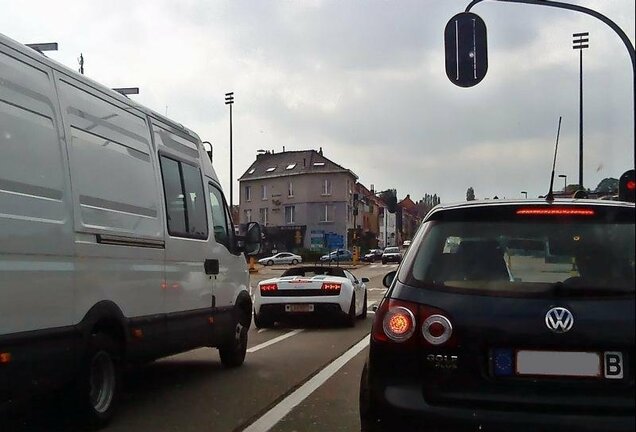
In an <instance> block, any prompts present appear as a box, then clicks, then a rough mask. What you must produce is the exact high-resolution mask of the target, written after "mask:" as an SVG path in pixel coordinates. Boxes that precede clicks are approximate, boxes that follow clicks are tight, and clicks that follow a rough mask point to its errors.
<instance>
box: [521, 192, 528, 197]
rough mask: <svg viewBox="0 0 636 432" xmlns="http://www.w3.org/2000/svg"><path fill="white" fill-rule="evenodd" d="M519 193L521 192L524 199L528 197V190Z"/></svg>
mask: <svg viewBox="0 0 636 432" xmlns="http://www.w3.org/2000/svg"><path fill="white" fill-rule="evenodd" d="M521 193H522V194H523V197H524V198H525V199H528V192H526V191H521Z"/></svg>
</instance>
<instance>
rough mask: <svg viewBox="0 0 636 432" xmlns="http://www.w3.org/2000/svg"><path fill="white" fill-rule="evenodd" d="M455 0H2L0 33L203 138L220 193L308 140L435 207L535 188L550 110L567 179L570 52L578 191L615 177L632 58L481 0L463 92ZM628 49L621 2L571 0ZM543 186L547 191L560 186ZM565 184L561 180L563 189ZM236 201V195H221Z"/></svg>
mask: <svg viewBox="0 0 636 432" xmlns="http://www.w3.org/2000/svg"><path fill="white" fill-rule="evenodd" d="M467 3H468V1H467V0H461V1H456V0H414V1H407V0H399V1H398V0H394V1H380V0H367V1H352V0H344V1H343V0H338V1H335V0H334V1H322V0H304V1H290V0H285V1H282V0H281V1H273V0H271V1H256V0H239V1H210V0H179V1H175V0H170V1H168V0H135V1H130V0H122V1H99V2H98V1H90V0H83V1H62V0H54V1H50V0H47V1H29V0H21V1H19V2H17V1H6V0H0V4H1V5H2V8H1V9H2V14H0V32H2V33H3V34H5V35H6V36H9V37H11V38H13V39H15V40H17V41H19V42H22V43H34V42H49V41H50V42H53V41H55V42H58V43H59V51H58V52H55V53H49V54H48V55H49V56H50V57H51V58H53V59H55V60H57V61H59V62H61V63H63V64H65V65H67V66H69V67H71V68H74V69H77V67H78V64H77V57H79V54H80V53H83V55H84V58H85V71H86V72H85V73H86V75H87V76H89V77H91V78H93V79H95V80H97V81H99V82H101V83H103V84H105V85H107V86H110V87H132V86H136V87H140V89H141V93H140V94H139V95H136V96H132V98H133V99H135V100H136V101H139V102H140V103H142V104H144V105H147V106H148V107H150V108H152V109H154V110H156V111H158V112H161V113H162V114H165V113H166V111H167V113H168V116H169V117H171V118H173V119H174V120H176V121H178V122H180V123H182V124H184V125H186V126H188V127H189V128H191V129H193V130H194V131H195V132H197V133H198V134H199V135H200V136H201V139H203V140H209V141H211V142H212V143H213V144H214V159H215V160H214V162H215V167H216V169H217V173H218V175H219V178H220V180H221V182H222V184H223V185H224V187H225V188H227V187H228V186H227V185H228V184H229V114H228V109H227V107H226V106H225V105H224V93H226V92H228V91H234V94H235V98H236V103H235V105H234V177H235V179H238V177H239V176H240V175H241V174H242V173H243V172H244V171H245V170H246V169H247V168H248V167H249V165H250V164H251V163H252V162H253V160H254V158H255V155H256V151H257V150H258V149H268V150H274V151H276V152H278V151H282V149H283V147H285V148H286V150H304V149H316V150H317V149H318V148H319V147H322V148H323V151H324V154H325V156H327V157H328V158H330V159H331V160H333V161H334V162H336V163H339V164H341V165H343V166H344V167H346V168H349V169H351V170H352V171H353V172H355V173H356V174H357V175H358V177H359V180H360V181H361V182H362V183H364V184H365V185H366V186H367V187H370V185H371V184H373V185H375V188H376V189H378V190H380V189H386V188H396V189H397V191H398V195H399V196H400V198H401V197H403V196H405V195H406V194H410V195H411V197H412V198H414V199H420V198H422V197H423V195H424V194H425V193H431V194H432V193H437V194H438V195H440V196H441V198H442V202H452V201H460V200H464V199H465V196H466V189H467V188H468V187H469V186H472V187H473V188H474V189H475V194H476V196H477V198H485V197H493V196H494V195H498V196H499V197H507V198H516V197H520V196H521V191H527V192H528V195H529V196H535V197H536V196H538V195H543V194H545V193H546V192H547V188H548V184H549V174H550V170H551V163H552V157H553V151H554V141H555V137H556V129H557V123H558V117H559V116H563V124H562V129H561V139H560V142H559V157H558V160H557V174H566V175H567V176H568V183H575V182H576V180H577V179H578V85H579V83H578V78H579V75H578V67H579V64H578V51H573V50H572V42H571V41H572V33H577V32H582V31H589V32H590V48H589V49H587V50H586V51H585V52H584V104H585V106H584V115H585V121H584V127H585V131H584V132H585V133H584V139H585V142H584V149H585V153H584V154H585V161H584V180H585V181H584V183H585V186H586V187H589V188H592V189H593V188H595V187H596V185H597V184H598V183H599V181H600V180H602V179H603V178H605V177H616V178H618V177H619V176H620V174H621V173H623V172H624V171H625V170H627V169H629V168H630V167H632V166H633V165H632V163H633V157H634V154H633V152H634V147H633V143H634V136H633V131H634V126H633V118H634V117H633V107H632V106H633V96H632V95H633V93H632V79H633V78H632V73H631V68H630V66H631V64H630V60H629V57H628V55H627V51H626V49H625V47H624V45H623V44H622V42H621V41H620V39H619V38H618V37H617V36H616V35H615V34H614V33H613V32H612V31H611V30H609V29H608V28H606V27H605V26H604V25H603V24H601V23H599V22H597V21H595V20H594V19H593V18H589V17H587V16H585V15H580V14H576V13H574V12H570V11H564V10H559V9H552V8H547V7H540V6H529V5H521V4H508V3H497V2H494V1H485V2H483V3H481V4H479V5H477V6H476V7H475V8H474V9H473V12H475V13H477V14H478V15H480V16H481V17H482V18H483V19H484V21H485V22H486V25H487V28H488V45H489V52H488V56H489V70H488V74H487V76H486V78H485V79H484V80H483V81H482V82H481V83H480V84H479V85H477V86H475V87H473V88H468V89H464V88H459V87H455V86H454V85H453V84H451V83H450V82H449V81H448V79H447V78H446V74H445V70H444V57H443V48H444V46H443V31H444V27H445V25H446V23H447V21H448V20H449V19H450V18H451V17H452V16H453V15H455V14H456V13H458V12H460V11H462V10H463V9H464V8H465V6H466V4H467ZM574 3H577V4H580V5H583V6H586V7H591V8H593V9H596V10H597V11H599V12H601V13H603V14H605V15H606V16H608V17H610V18H611V19H613V20H614V21H615V22H616V23H617V24H618V25H619V26H621V27H622V28H623V29H624V30H625V32H626V33H627V34H628V35H629V36H630V38H631V40H632V43H634V2H633V0H578V1H575V2H574ZM556 180H557V181H556V182H555V184H556V185H557V186H558V187H559V188H562V187H563V183H562V181H563V179H556ZM570 180H571V181H570ZM234 190H235V193H234V201H235V202H237V200H238V198H237V195H238V188H237V186H235V189H234Z"/></svg>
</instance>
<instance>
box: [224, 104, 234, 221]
mask: <svg viewBox="0 0 636 432" xmlns="http://www.w3.org/2000/svg"><path fill="white" fill-rule="evenodd" d="M225 105H229V106H230V209H231V208H232V204H233V202H234V201H232V197H233V194H232V189H233V187H232V186H233V185H234V177H233V175H234V174H232V105H234V92H230V93H225Z"/></svg>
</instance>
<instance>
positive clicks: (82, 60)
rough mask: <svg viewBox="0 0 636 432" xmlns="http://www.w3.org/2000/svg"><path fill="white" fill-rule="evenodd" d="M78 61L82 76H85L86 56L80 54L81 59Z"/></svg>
mask: <svg viewBox="0 0 636 432" xmlns="http://www.w3.org/2000/svg"><path fill="white" fill-rule="evenodd" d="M77 61H78V62H79V66H80V67H79V73H81V74H82V75H84V55H83V54H82V53H80V56H79V58H78V59H77Z"/></svg>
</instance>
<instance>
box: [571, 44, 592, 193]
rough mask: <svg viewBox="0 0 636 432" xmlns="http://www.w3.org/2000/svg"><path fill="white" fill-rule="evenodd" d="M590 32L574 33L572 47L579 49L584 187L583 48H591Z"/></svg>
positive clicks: (580, 132)
mask: <svg viewBox="0 0 636 432" xmlns="http://www.w3.org/2000/svg"><path fill="white" fill-rule="evenodd" d="M589 35H590V34H589V32H584V33H574V34H573V35H572V37H573V38H574V39H573V40H572V49H575V50H579V186H580V187H581V188H582V187H583V50H584V49H586V48H589V47H590V45H589V42H590V39H589Z"/></svg>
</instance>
